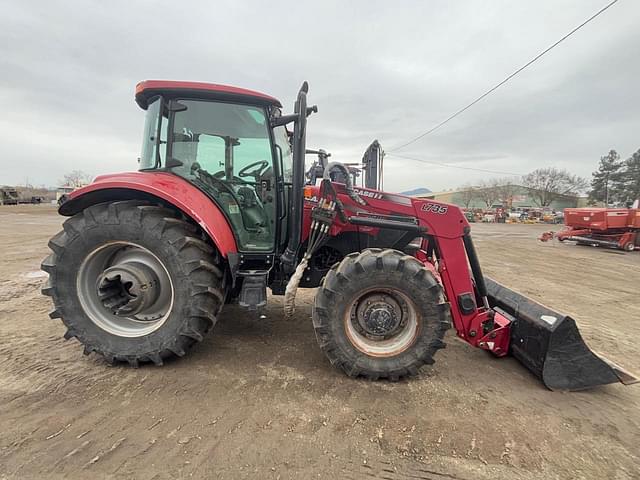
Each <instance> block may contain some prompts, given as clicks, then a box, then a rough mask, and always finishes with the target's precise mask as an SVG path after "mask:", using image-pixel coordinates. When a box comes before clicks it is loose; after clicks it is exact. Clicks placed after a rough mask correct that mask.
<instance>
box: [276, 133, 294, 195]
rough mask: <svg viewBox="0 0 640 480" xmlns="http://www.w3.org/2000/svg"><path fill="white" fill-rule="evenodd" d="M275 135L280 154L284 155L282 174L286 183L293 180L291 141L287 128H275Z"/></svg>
mask: <svg viewBox="0 0 640 480" xmlns="http://www.w3.org/2000/svg"><path fill="white" fill-rule="evenodd" d="M273 136H274V138H275V142H276V150H277V151H278V155H282V165H280V167H281V168H282V176H283V179H284V182H285V183H291V182H293V152H292V151H291V143H290V142H289V135H288V134H287V129H286V128H285V127H284V126H282V127H277V128H274V129H273Z"/></svg>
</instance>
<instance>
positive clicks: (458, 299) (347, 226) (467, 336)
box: [304, 184, 638, 390]
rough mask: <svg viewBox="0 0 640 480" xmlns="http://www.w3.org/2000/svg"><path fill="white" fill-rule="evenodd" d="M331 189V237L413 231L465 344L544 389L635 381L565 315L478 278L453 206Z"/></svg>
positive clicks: (310, 196)
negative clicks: (517, 366)
mask: <svg viewBox="0 0 640 480" xmlns="http://www.w3.org/2000/svg"><path fill="white" fill-rule="evenodd" d="M335 189H336V191H337V192H338V194H339V198H340V200H341V201H342V203H343V205H344V210H345V217H346V218H345V220H346V221H345V220H340V219H339V217H336V220H335V222H334V225H333V226H332V228H331V235H333V236H338V235H340V234H343V233H345V232H353V231H355V232H357V233H358V234H359V235H360V236H361V237H362V236H365V237H367V236H369V237H376V236H380V232H381V231H383V230H388V229H405V230H406V232H407V235H408V236H412V235H414V236H415V237H420V238H421V243H420V247H419V248H418V249H417V250H415V251H412V252H411V253H412V255H413V256H415V257H416V258H417V259H418V260H420V261H421V262H422V263H423V264H424V265H425V266H426V267H427V268H429V269H430V270H431V271H433V272H434V273H435V274H436V276H437V278H439V280H440V282H441V283H442V285H443V287H444V292H445V295H446V298H447V300H448V302H449V306H450V310H451V319H452V322H453V326H454V328H455V330H456V334H457V335H458V337H460V338H461V339H463V340H464V341H466V342H467V343H469V344H470V345H473V346H475V347H478V348H481V349H483V350H487V351H489V352H491V353H492V354H494V355H495V356H498V357H503V356H506V355H509V354H510V355H513V356H514V357H515V358H516V359H518V360H519V361H520V362H521V363H522V364H523V365H524V366H525V367H527V368H528V369H529V370H530V371H531V372H532V373H533V374H534V375H536V376H537V377H538V378H540V379H541V380H542V382H543V383H544V384H545V385H546V386H547V388H549V389H551V390H582V389H585V388H590V387H594V386H597V385H604V384H608V383H614V382H618V381H619V382H621V383H624V384H631V383H635V382H637V381H638V379H637V378H636V377H635V376H634V375H632V374H631V373H629V372H627V371H625V370H624V369H622V368H621V367H619V366H618V365H616V364H614V363H613V362H611V361H609V360H606V359H604V358H602V357H600V356H599V355H597V354H595V353H594V352H592V351H591V350H590V349H589V347H588V346H587V345H586V343H585V342H584V340H583V339H582V337H581V336H580V333H579V331H578V328H577V326H576V323H575V321H574V320H573V319H572V318H571V317H569V316H566V315H563V314H560V313H557V312H555V311H553V310H551V309H549V308H547V307H545V306H543V305H541V304H539V303H537V302H535V301H533V300H531V299H529V298H527V297H525V296H524V295H521V294H519V293H517V292H515V291H513V290H511V289H509V288H507V287H505V286H503V285H500V284H499V283H497V282H495V281H494V280H491V279H489V278H488V277H485V276H484V274H483V273H482V270H481V267H480V261H479V259H478V256H477V253H476V251H475V248H474V245H473V241H472V238H471V227H470V226H469V223H468V222H467V219H466V217H465V216H464V214H463V212H462V211H461V210H460V208H458V207H457V206H454V205H448V204H444V203H441V202H437V201H434V200H428V199H417V198H409V197H404V196H401V195H395V194H388V193H384V192H378V191H375V190H369V189H355V191H356V193H357V194H358V195H359V196H360V197H361V198H362V199H364V200H365V205H362V204H359V203H356V202H354V201H353V199H352V198H350V197H349V195H347V194H346V192H345V190H344V188H343V186H342V185H340V184H335ZM305 196H306V197H307V198H306V200H307V203H308V204H309V205H307V207H308V208H307V210H308V211H309V209H310V208H312V206H313V202H314V200H315V199H317V198H319V192H317V191H315V190H313V189H311V190H310V191H308V192H305ZM305 220H308V215H307V216H305ZM399 220H401V221H399ZM304 230H305V231H307V229H306V228H305V229H304ZM390 247H391V248H393V246H392V245H388V246H386V248H390Z"/></svg>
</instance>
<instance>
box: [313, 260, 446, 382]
mask: <svg viewBox="0 0 640 480" xmlns="http://www.w3.org/2000/svg"><path fill="white" fill-rule="evenodd" d="M312 315H313V325H314V328H315V332H316V339H317V340H318V344H319V345H320V348H321V349H322V351H323V352H324V353H325V355H326V356H327V357H328V358H329V361H330V362H331V364H332V365H334V366H336V367H338V368H340V369H342V370H343V371H344V372H345V373H347V374H348V375H349V376H354V377H355V376H364V377H367V378H370V379H378V378H388V379H390V380H393V381H395V380H398V379H400V378H402V377H405V376H409V375H415V374H416V373H417V372H418V369H419V368H420V367H421V366H422V365H424V364H432V363H433V361H434V360H433V356H434V354H435V353H436V351H437V350H438V349H440V348H443V347H444V346H445V344H444V342H443V341H442V340H443V337H444V334H445V332H446V330H447V329H448V328H449V327H450V323H451V322H450V315H451V314H450V309H449V304H448V303H446V302H445V299H444V295H443V290H442V286H441V284H440V283H439V282H438V281H437V280H436V279H435V277H434V276H433V274H432V273H431V272H430V271H429V270H428V269H427V268H425V266H424V265H423V264H422V263H420V262H419V261H418V260H417V259H416V258H414V257H412V256H409V255H406V254H404V253H403V252H400V251H397V250H390V249H386V250H381V249H368V250H364V251H363V252H361V253H352V254H350V255H347V256H346V257H345V258H344V259H343V260H342V262H340V263H339V264H336V265H334V266H333V268H332V269H331V270H330V271H329V272H328V274H327V276H326V277H325V279H324V281H323V283H322V286H321V287H320V288H319V289H318V292H317V294H316V297H315V303H314V307H313V313H312Z"/></svg>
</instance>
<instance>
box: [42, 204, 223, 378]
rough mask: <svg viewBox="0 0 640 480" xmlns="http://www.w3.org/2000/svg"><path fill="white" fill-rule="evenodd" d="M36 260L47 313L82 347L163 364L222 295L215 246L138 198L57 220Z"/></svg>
mask: <svg viewBox="0 0 640 480" xmlns="http://www.w3.org/2000/svg"><path fill="white" fill-rule="evenodd" d="M63 228H64V229H63V231H62V232H60V233H58V234H57V235H56V236H54V237H53V238H52V239H51V240H50V242H49V247H50V248H51V250H53V253H52V254H51V255H49V256H48V257H47V258H46V259H45V260H44V262H43V263H42V269H43V270H44V271H46V272H47V273H49V280H48V283H47V285H46V286H45V288H44V289H43V290H42V293H43V294H45V295H48V296H51V297H52V299H53V303H54V309H53V311H52V312H51V313H50V314H49V316H50V317H51V318H60V319H62V322H63V323H64V324H65V326H66V327H67V332H66V333H65V338H66V339H70V338H76V339H77V340H78V341H79V342H80V343H81V344H83V345H84V352H85V354H89V353H91V352H96V353H99V354H100V355H102V356H103V357H104V358H105V359H106V360H107V361H108V362H109V363H114V362H115V361H126V362H129V364H131V365H132V366H138V364H139V363H140V362H154V363H155V364H157V365H162V363H163V359H165V358H167V357H170V356H172V355H177V356H183V355H184V354H185V353H186V351H187V350H189V348H191V347H192V346H193V345H194V344H195V343H197V342H200V341H202V339H203V337H204V335H205V334H206V333H207V332H209V331H210V330H211V328H212V327H213V326H214V325H215V323H216V316H217V314H218V312H219V311H220V308H221V306H222V304H223V303H224V298H225V294H226V290H225V285H226V284H225V281H224V273H223V271H222V270H221V261H220V258H219V255H218V254H217V252H216V250H215V249H214V248H213V247H212V246H211V245H210V244H209V243H207V242H206V241H205V237H204V236H203V235H202V234H201V232H200V231H199V230H198V229H197V228H196V227H195V226H194V225H192V224H190V223H188V222H187V221H185V220H184V219H182V218H180V217H178V215H177V214H176V212H174V211H172V210H170V209H167V208H162V207H159V206H154V205H149V204H147V203H144V202H137V201H121V202H112V203H102V204H98V205H94V206H91V207H88V208H87V209H85V210H84V211H82V212H80V213H78V214H76V215H75V216H73V217H71V218H69V219H68V220H67V221H65V223H64V225H63Z"/></svg>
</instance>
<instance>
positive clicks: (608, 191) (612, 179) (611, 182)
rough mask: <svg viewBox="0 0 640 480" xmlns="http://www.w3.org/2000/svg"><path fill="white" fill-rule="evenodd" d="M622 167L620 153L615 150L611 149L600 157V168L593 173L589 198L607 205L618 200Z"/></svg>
mask: <svg viewBox="0 0 640 480" xmlns="http://www.w3.org/2000/svg"><path fill="white" fill-rule="evenodd" d="M621 168H622V162H621V161H620V155H618V152H616V151H615V150H610V151H609V153H608V154H607V155H604V156H602V157H600V163H599V164H598V170H597V171H595V172H593V173H592V178H591V191H590V192H589V198H591V199H593V200H597V201H600V202H604V203H605V205H608V204H609V203H610V202H612V201H615V200H618V197H619V194H620V184H619V180H620V169H621Z"/></svg>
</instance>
